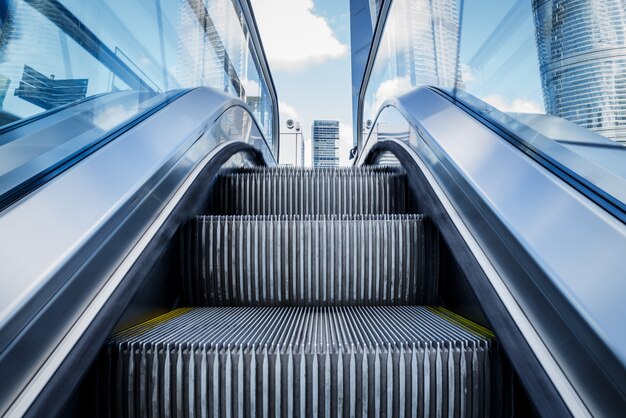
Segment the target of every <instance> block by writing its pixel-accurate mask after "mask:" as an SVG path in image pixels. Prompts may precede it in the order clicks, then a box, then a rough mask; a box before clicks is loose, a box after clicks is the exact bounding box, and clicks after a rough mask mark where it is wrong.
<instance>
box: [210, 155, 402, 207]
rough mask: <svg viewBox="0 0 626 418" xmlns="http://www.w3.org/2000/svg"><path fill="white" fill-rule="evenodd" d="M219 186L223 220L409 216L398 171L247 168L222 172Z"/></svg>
mask: <svg viewBox="0 0 626 418" xmlns="http://www.w3.org/2000/svg"><path fill="white" fill-rule="evenodd" d="M217 185H218V187H217V197H218V200H217V202H219V203H218V205H219V208H218V209H217V211H218V212H217V213H220V214H223V215H316V214H337V215H341V214H354V213H358V214H365V215H366V214H376V213H405V212H406V196H405V194H406V174H405V173H404V172H402V171H401V170H400V169H397V168H386V167H343V168H339V167H338V168H323V169H320V168H318V169H310V168H292V167H261V168H248V169H239V170H237V171H228V172H225V173H222V174H221V175H220V176H219V177H218V183H217Z"/></svg>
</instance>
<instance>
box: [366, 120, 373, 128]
mask: <svg viewBox="0 0 626 418" xmlns="http://www.w3.org/2000/svg"><path fill="white" fill-rule="evenodd" d="M365 127H366V128H367V129H371V127H372V121H371V119H368V120H367V122H365Z"/></svg>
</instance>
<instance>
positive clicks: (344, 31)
mask: <svg viewBox="0 0 626 418" xmlns="http://www.w3.org/2000/svg"><path fill="white" fill-rule="evenodd" d="M252 6H253V8H254V13H255V16H256V19H257V23H258V26H259V31H260V33H261V38H262V40H263V45H264V48H265V51H266V54H267V55H268V60H269V63H270V69H271V71H272V76H273V78H274V84H275V85H276V90H277V92H278V98H279V101H280V105H281V115H282V116H283V119H285V118H286V117H291V118H295V119H296V120H299V121H300V122H301V124H302V128H303V132H304V135H305V139H306V140H307V141H308V140H310V137H311V124H312V122H313V120H314V119H338V120H339V121H340V135H341V137H342V141H341V144H340V162H341V163H344V164H345V163H347V155H348V150H349V149H350V147H351V143H352V113H351V112H352V110H351V106H352V101H351V90H352V86H351V80H350V10H349V1H348V0H315V1H312V0H252ZM285 22H286V23H285ZM298 46H299V47H298ZM296 49H297V50H296ZM281 122H282V123H284V120H282V121H281Z"/></svg>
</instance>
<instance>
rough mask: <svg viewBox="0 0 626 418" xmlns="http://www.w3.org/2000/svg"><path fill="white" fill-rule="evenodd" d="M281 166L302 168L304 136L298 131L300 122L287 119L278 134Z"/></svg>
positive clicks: (300, 130)
mask: <svg viewBox="0 0 626 418" xmlns="http://www.w3.org/2000/svg"><path fill="white" fill-rule="evenodd" d="M279 158H280V161H279V163H280V164H281V165H290V166H293V167H304V135H303V134H302V129H300V122H294V120H293V119H288V120H287V121H286V122H285V125H284V126H281V132H280V154H279Z"/></svg>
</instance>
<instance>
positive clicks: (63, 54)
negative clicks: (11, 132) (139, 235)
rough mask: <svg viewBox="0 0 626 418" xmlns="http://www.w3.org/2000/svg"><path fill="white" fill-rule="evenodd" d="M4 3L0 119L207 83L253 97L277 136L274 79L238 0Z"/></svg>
mask: <svg viewBox="0 0 626 418" xmlns="http://www.w3.org/2000/svg"><path fill="white" fill-rule="evenodd" d="M1 4H2V6H0V19H2V33H1V36H0V125H6V124H10V123H11V122H16V121H19V120H21V119H23V118H28V117H31V116H33V115H37V114H40V113H42V112H46V111H47V112H53V111H55V110H58V109H59V108H60V107H62V106H64V105H68V104H70V103H75V102H77V101H80V100H84V99H85V98H88V97H91V96H94V95H97V94H102V93H110V92H118V91H129V90H132V91H139V92H147V93H163V92H167V91H171V90H175V89H181V88H188V87H197V86H208V87H213V88H216V89H218V90H221V91H223V92H225V93H227V94H230V95H232V96H235V97H239V98H241V99H243V100H244V101H246V102H247V103H248V104H249V105H250V107H251V108H252V110H253V113H254V116H255V117H256V119H257V120H258V122H259V124H260V125H261V129H262V131H263V133H264V134H265V137H266V139H267V141H268V142H269V143H270V145H271V142H272V137H273V132H272V120H273V115H272V102H271V96H270V94H269V90H268V82H267V80H265V79H264V78H263V76H262V72H261V70H260V64H259V58H258V55H257V53H256V51H255V50H254V48H253V44H252V41H251V39H250V32H249V29H248V26H247V23H246V22H245V19H244V17H243V13H242V11H241V10H240V9H239V5H238V3H237V2H236V1H235V2H233V1H231V0H154V1H144V0H107V1H83V0H60V1H57V0H13V1H9V2H2V3H1ZM146 97H148V96H146ZM139 99H141V97H139ZM109 111H110V110H109ZM131 116H133V115H132V114H127V118H128V117H131ZM12 126H15V125H12ZM4 131H6V129H5V130H4ZM2 132H3V131H0V134H1V133H2ZM0 151H1V149H0ZM0 158H1V157H0Z"/></svg>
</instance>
